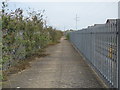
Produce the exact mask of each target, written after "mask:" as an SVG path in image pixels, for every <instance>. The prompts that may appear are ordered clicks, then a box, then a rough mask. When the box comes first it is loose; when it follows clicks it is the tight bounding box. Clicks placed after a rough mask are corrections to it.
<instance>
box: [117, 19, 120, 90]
mask: <svg viewBox="0 0 120 90" xmlns="http://www.w3.org/2000/svg"><path fill="white" fill-rule="evenodd" d="M117 29H118V90H120V19H118V21H117Z"/></svg>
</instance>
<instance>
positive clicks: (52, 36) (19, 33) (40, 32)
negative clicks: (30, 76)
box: [0, 2, 63, 79]
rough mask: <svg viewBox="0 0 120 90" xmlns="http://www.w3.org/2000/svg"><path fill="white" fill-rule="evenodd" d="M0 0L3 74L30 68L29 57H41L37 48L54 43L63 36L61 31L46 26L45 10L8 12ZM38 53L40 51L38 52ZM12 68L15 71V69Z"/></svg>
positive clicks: (5, 4) (40, 48)
mask: <svg viewBox="0 0 120 90" xmlns="http://www.w3.org/2000/svg"><path fill="white" fill-rule="evenodd" d="M7 4H8V3H5V2H2V13H1V14H0V15H1V17H2V30H1V31H2V46H1V47H2V59H1V60H0V61H1V62H0V63H1V64H2V67H1V70H3V79H5V75H8V74H9V73H10V71H11V73H14V72H18V71H21V70H23V69H25V68H27V67H29V63H28V62H29V61H30V60H29V59H28V57H31V56H33V55H34V56H35V55H37V56H44V55H45V54H42V53H41V52H40V50H42V49H43V48H45V47H47V46H48V45H50V44H56V43H58V42H59V39H60V38H61V36H62V34H63V33H62V31H59V30H56V29H55V28H53V27H51V26H47V25H46V20H44V12H45V10H41V11H32V12H31V11H30V12H29V11H28V17H24V15H23V12H24V11H23V10H22V9H20V8H18V9H16V10H15V11H11V10H9V9H8V8H7ZM38 52H39V54H38ZM14 70H15V71H14Z"/></svg>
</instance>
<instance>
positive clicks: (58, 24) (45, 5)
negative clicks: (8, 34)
mask: <svg viewBox="0 0 120 90" xmlns="http://www.w3.org/2000/svg"><path fill="white" fill-rule="evenodd" d="M98 1H99V0H98ZM19 7H20V8H22V9H24V10H27V9H28V7H30V8H32V9H34V10H43V9H45V16H47V21H48V23H47V24H48V25H51V26H53V27H55V28H57V29H60V30H64V29H75V28H76V24H75V17H76V14H77V16H78V17H79V18H78V25H77V26H78V29H81V28H85V27H87V26H89V25H93V24H99V23H105V22H106V20H107V19H111V18H112V19H113V18H118V3H117V2H112V1H111V2H10V3H9V8H10V9H12V10H14V9H16V8H19Z"/></svg>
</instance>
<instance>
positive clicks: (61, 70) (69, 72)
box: [4, 38, 103, 88]
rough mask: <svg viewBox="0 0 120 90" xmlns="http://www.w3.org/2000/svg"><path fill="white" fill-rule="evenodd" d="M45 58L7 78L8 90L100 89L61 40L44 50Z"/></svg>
mask: <svg viewBox="0 0 120 90" xmlns="http://www.w3.org/2000/svg"><path fill="white" fill-rule="evenodd" d="M46 52H47V53H50V55H49V56H46V57H43V58H37V60H36V61H33V62H32V63H31V65H32V67H31V68H28V69H26V70H25V71H23V72H22V73H19V74H16V75H12V76H11V77H9V82H7V83H6V84H4V87H9V88H16V87H20V88H102V87H103V85H102V83H101V82H100V80H99V79H98V78H97V76H96V74H94V72H93V71H92V70H91V68H90V67H89V66H88V65H87V64H86V62H85V61H84V60H83V58H82V56H81V55H79V54H78V52H77V51H76V50H75V49H74V48H73V47H72V45H71V44H70V43H69V42H68V41H67V40H64V38H62V39H61V43H59V44H57V45H54V46H50V47H48V48H47V51H46Z"/></svg>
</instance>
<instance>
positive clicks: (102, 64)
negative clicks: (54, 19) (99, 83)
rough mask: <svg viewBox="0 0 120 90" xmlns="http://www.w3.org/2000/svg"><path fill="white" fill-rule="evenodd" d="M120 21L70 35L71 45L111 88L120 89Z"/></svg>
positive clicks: (115, 20)
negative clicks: (119, 33)
mask: <svg viewBox="0 0 120 90" xmlns="http://www.w3.org/2000/svg"><path fill="white" fill-rule="evenodd" d="M117 22H118V19H111V20H107V22H106V23H105V24H97V25H94V26H91V27H88V28H86V29H82V30H78V31H74V32H71V33H70V41H71V43H72V44H73V45H74V46H75V47H76V48H77V49H78V50H79V51H80V52H81V53H82V54H83V55H84V56H85V58H86V60H88V61H89V62H90V63H91V65H92V66H93V67H94V68H95V69H96V71H97V72H98V74H100V75H101V76H102V77H103V78H104V80H105V81H106V82H107V83H108V84H109V85H110V87H114V88H118V63H119V59H118V27H117V26H118V23H117Z"/></svg>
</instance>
